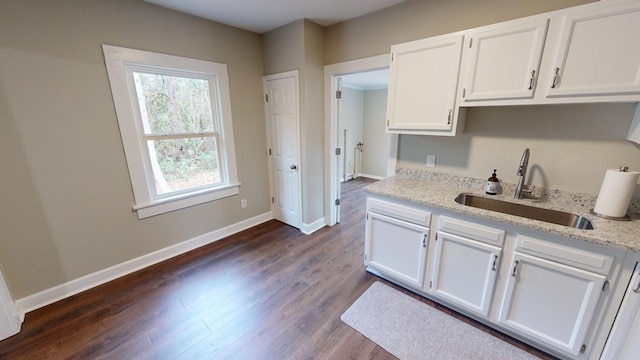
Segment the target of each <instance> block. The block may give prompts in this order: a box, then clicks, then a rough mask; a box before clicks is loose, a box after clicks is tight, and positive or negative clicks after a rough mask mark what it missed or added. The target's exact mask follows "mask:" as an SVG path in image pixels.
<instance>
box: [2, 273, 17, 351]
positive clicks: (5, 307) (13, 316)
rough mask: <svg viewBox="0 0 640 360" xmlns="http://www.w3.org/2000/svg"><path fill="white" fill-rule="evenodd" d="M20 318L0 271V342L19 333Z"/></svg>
mask: <svg viewBox="0 0 640 360" xmlns="http://www.w3.org/2000/svg"><path fill="white" fill-rule="evenodd" d="M21 326H22V318H21V317H20V315H19V314H18V309H17V307H16V304H15V301H14V300H13V297H12V296H11V292H10V291H9V287H8V286H7V283H6V281H5V279H4V275H3V273H2V269H0V340H4V339H6V338H8V337H10V336H12V335H15V334H17V333H19V332H20V328H21Z"/></svg>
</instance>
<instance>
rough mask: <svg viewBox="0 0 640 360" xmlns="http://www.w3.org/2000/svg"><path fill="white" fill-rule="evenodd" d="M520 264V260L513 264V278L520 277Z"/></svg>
mask: <svg viewBox="0 0 640 360" xmlns="http://www.w3.org/2000/svg"><path fill="white" fill-rule="evenodd" d="M519 263H520V260H516V261H515V262H514V263H513V270H512V271H511V276H513V277H516V276H517V275H518V264H519Z"/></svg>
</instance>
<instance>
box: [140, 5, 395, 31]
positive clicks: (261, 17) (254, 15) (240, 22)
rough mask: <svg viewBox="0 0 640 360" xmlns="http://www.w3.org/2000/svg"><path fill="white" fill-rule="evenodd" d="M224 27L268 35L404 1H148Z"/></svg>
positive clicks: (331, 22)
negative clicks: (300, 22)
mask: <svg viewBox="0 0 640 360" xmlns="http://www.w3.org/2000/svg"><path fill="white" fill-rule="evenodd" d="M145 1H146V2H148V3H152V4H155V5H158V6H162V7H166V8H169V9H173V10H177V11H180V12H184V13H187V14H191V15H195V16H199V17H202V18H205V19H209V20H213V21H216V22H219V23H222V24H226V25H230V26H233V27H237V28H241V29H245V30H249V31H253V32H256V33H259V34H263V33H266V32H268V31H270V30H273V29H275V28H278V27H280V26H282V25H286V24H289V23H291V22H293V21H296V20H300V19H309V20H311V21H313V22H315V23H317V24H320V25H322V26H329V25H333V24H335V23H338V22H341V21H345V20H348V19H352V18H355V17H358V16H361V15H364V14H368V13H371V12H374V11H377V10H380V9H383V8H386V7H389V6H392V5H395V4H399V3H401V2H403V1H404V0H145Z"/></svg>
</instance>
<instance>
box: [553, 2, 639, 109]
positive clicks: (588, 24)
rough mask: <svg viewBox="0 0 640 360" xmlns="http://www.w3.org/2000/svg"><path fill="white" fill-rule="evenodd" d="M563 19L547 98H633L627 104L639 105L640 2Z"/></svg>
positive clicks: (592, 9)
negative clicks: (636, 103)
mask: <svg viewBox="0 0 640 360" xmlns="http://www.w3.org/2000/svg"><path fill="white" fill-rule="evenodd" d="M564 14H565V15H564V16H563V17H562V25H561V32H560V34H561V35H560V38H559V42H558V45H557V49H556V51H555V54H554V57H553V61H552V63H551V66H550V69H549V70H551V72H552V74H547V76H550V78H549V81H550V84H549V87H548V89H547V94H546V96H547V97H549V98H556V97H590V98H592V100H591V101H608V100H610V99H606V98H605V97H607V96H625V95H627V96H629V95H635V96H632V97H627V99H628V100H631V101H633V100H635V101H638V100H639V99H640V98H639V97H638V95H640V45H639V44H640V2H638V1H634V2H632V3H625V4H616V5H608V6H603V5H600V6H598V7H595V8H591V7H589V8H588V9H584V10H579V11H571V9H569V10H567V11H566V12H565V13H564ZM597 97H603V98H605V99H602V100H599V99H597ZM620 100H625V99H620Z"/></svg>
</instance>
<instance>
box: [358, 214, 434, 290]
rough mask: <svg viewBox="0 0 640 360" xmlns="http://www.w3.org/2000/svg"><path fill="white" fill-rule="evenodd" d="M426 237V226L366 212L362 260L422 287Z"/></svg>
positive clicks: (427, 235) (427, 232) (408, 282)
mask: <svg viewBox="0 0 640 360" xmlns="http://www.w3.org/2000/svg"><path fill="white" fill-rule="evenodd" d="M428 238H429V230H428V229H427V228H426V227H423V226H418V225H415V224H411V223H408V222H406V221H402V220H398V219H394V218H392V217H388V216H384V215H380V214H376V213H373V212H370V213H367V225H366V228H365V264H366V265H367V266H371V267H373V268H375V269H377V270H379V271H381V272H383V273H385V274H388V275H389V276H392V277H394V278H396V279H398V280H400V281H402V282H404V283H406V284H409V285H413V286H416V287H418V288H422V284H423V282H424V268H425V262H426V258H427V241H428Z"/></svg>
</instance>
